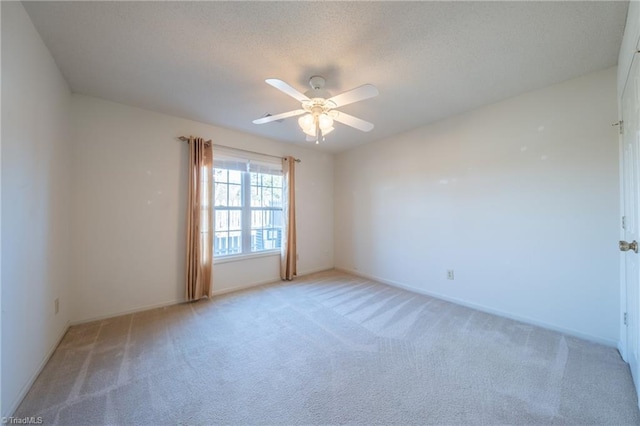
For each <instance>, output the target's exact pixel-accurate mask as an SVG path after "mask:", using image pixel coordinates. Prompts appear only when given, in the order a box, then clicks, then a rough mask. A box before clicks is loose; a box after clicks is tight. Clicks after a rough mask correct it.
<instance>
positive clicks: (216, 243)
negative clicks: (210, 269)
mask: <svg viewBox="0 0 640 426" xmlns="http://www.w3.org/2000/svg"><path fill="white" fill-rule="evenodd" d="M228 237H229V233H228V232H216V234H215V238H214V239H213V255H214V256H224V255H225V254H227V247H228V242H229V238H228Z"/></svg>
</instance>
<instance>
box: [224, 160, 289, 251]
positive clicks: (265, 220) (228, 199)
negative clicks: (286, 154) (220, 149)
mask: <svg viewBox="0 0 640 426" xmlns="http://www.w3.org/2000/svg"><path fill="white" fill-rule="evenodd" d="M213 181H214V200H215V203H214V214H215V220H214V231H215V234H214V257H223V256H230V255H240V254H249V253H257V252H266V251H268V250H279V249H280V245H281V240H282V219H283V218H282V166H281V165H280V164H275V163H268V162H264V161H256V160H251V159H242V158H235V156H229V155H226V154H219V153H216V154H214V169H213Z"/></svg>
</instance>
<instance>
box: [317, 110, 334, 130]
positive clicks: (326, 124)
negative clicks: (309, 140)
mask: <svg viewBox="0 0 640 426" xmlns="http://www.w3.org/2000/svg"><path fill="white" fill-rule="evenodd" d="M318 123H319V124H320V128H321V129H322V133H325V134H326V131H325V130H326V129H329V128H331V127H333V118H331V117H329V114H327V113H324V114H320V115H319V116H318Z"/></svg>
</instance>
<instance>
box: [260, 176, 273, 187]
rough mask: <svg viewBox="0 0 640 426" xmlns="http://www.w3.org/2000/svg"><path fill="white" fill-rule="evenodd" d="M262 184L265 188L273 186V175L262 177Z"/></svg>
mask: <svg viewBox="0 0 640 426" xmlns="http://www.w3.org/2000/svg"><path fill="white" fill-rule="evenodd" d="M262 184H263V185H264V186H273V175H267V174H263V175H262Z"/></svg>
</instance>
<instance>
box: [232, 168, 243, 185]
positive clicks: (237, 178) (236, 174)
mask: <svg viewBox="0 0 640 426" xmlns="http://www.w3.org/2000/svg"><path fill="white" fill-rule="evenodd" d="M229 182H230V183H237V184H241V183H242V172H241V171H239V170H229Z"/></svg>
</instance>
